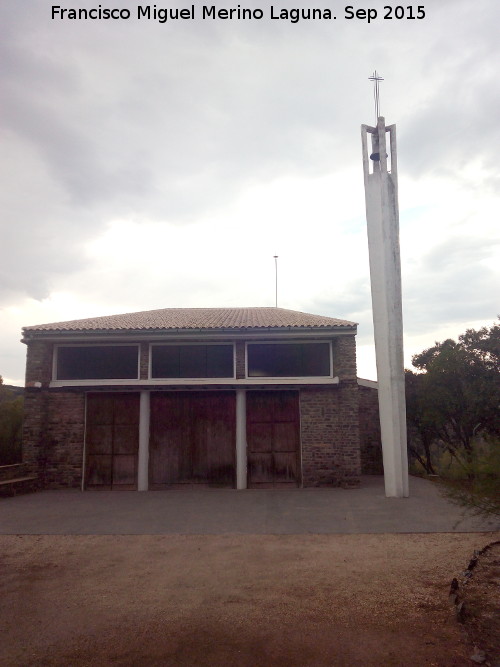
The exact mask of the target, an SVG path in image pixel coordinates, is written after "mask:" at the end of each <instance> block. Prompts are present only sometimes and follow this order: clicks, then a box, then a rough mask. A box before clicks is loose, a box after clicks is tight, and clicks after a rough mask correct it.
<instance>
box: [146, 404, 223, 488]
mask: <svg viewBox="0 0 500 667" xmlns="http://www.w3.org/2000/svg"><path fill="white" fill-rule="evenodd" d="M235 451H236V400H235V394H234V392H229V391H227V392H215V391H206V392H194V391H193V392H182V391H179V392H154V393H153V394H152V396H151V438H150V457H149V461H150V472H149V474H150V482H151V485H152V486H157V487H160V486H168V485H172V484H184V485H185V484H213V485H221V486H234V482H235Z"/></svg>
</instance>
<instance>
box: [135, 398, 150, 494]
mask: <svg viewBox="0 0 500 667" xmlns="http://www.w3.org/2000/svg"><path fill="white" fill-rule="evenodd" d="M149 408H150V400H149V391H141V401H140V407H139V461H138V466H137V490H138V491H147V490H148V488H149V414H150V412H149Z"/></svg>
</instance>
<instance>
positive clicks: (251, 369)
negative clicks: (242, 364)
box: [247, 343, 330, 377]
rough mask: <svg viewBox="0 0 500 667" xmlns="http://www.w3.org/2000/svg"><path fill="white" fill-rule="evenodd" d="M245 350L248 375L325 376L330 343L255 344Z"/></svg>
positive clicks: (328, 363)
mask: <svg viewBox="0 0 500 667" xmlns="http://www.w3.org/2000/svg"><path fill="white" fill-rule="evenodd" d="M247 351H248V377H328V376H329V375H330V345H329V343H260V344H259V343H257V344H250V345H248V348H247Z"/></svg>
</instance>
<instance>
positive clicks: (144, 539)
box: [0, 533, 500, 667]
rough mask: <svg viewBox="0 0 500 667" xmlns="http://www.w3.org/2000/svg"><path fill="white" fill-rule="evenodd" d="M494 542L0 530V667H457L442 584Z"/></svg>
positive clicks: (460, 640) (459, 653)
mask: <svg viewBox="0 0 500 667" xmlns="http://www.w3.org/2000/svg"><path fill="white" fill-rule="evenodd" d="M499 537H500V534H498V533H496V534H494V533H483V534H481V533H476V534H473V533H468V534H451V533H446V534H443V533H440V534H439V533H434V534H414V535H300V536H295V535H223V536H215V535H205V536H199V535H198V536H197V535H165V536H160V535H145V536H130V535H128V536H119V535H116V536H86V535H83V536H57V535H56V536H35V535H34V536H1V537H0V554H1V557H0V568H1V570H0V571H1V573H2V576H1V579H0V587H1V595H0V621H1V624H2V633H1V636H2V641H1V643H0V664H1V665H2V666H3V667H8V666H11V665H12V666H16V667H18V666H19V665H23V666H25V665H61V666H62V665H65V666H67V665H137V666H138V665H141V666H143V665H167V666H168V665H186V666H188V665H189V666H190V667H192V666H195V665H210V666H217V667H218V666H219V665H238V667H240V666H243V667H245V666H252V667H253V666H259V667H260V666H265V667H267V666H274V665H283V666H285V665H286V666H287V667H294V666H297V667H299V666H300V667H304V666H309V665H311V666H318V667H321V666H323V665H324V666H327V665H328V666H334V667H336V666H342V665H346V666H347V665H349V666H351V665H363V666H367V665H368V666H369V665H376V666H380V665H383V666H384V667H386V666H391V665H398V666H405V665H408V666H410V665H411V666H412V667H418V666H419V665H437V666H439V667H446V666H448V665H470V664H472V663H470V661H469V658H468V656H469V655H470V654H471V651H470V647H469V646H467V645H466V643H465V639H464V636H463V634H462V630H461V627H460V626H459V625H458V624H457V623H456V621H455V619H454V617H453V614H452V610H451V608H450V607H449V605H448V600H447V598H448V590H449V585H450V581H451V579H452V578H453V576H456V575H457V574H458V573H459V572H461V571H462V570H463V569H464V568H465V566H466V565H467V563H468V561H469V559H470V557H471V554H472V552H473V551H474V549H479V548H481V547H482V546H484V545H485V544H487V543H488V542H491V541H492V540H494V539H499Z"/></svg>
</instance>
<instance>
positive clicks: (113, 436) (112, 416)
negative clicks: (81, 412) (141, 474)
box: [85, 393, 139, 488]
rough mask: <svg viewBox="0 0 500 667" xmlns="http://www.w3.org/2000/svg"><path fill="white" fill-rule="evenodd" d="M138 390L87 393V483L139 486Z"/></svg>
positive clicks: (128, 486)
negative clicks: (132, 391) (133, 391)
mask: <svg viewBox="0 0 500 667" xmlns="http://www.w3.org/2000/svg"><path fill="white" fill-rule="evenodd" d="M138 449H139V394H137V393H130V394H128V393H116V394H114V393H102V394H99V393H96V394H88V395H87V419H86V429H85V451H86V466H85V486H86V487H97V486H99V487H108V488H117V487H118V488H136V486H137V454H138Z"/></svg>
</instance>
